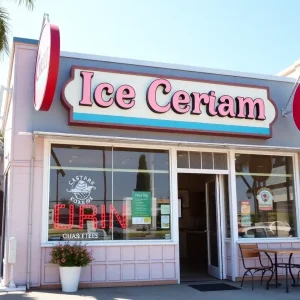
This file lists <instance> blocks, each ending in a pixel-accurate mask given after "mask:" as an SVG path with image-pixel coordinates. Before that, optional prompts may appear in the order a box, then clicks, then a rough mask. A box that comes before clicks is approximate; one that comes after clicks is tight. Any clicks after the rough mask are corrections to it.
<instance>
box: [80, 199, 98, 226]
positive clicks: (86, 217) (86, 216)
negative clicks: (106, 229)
mask: <svg viewBox="0 0 300 300" xmlns="http://www.w3.org/2000/svg"><path fill="white" fill-rule="evenodd" d="M85 209H92V210H93V212H92V213H91V214H86V213H85V212H84V210H85ZM96 216H97V207H96V206H95V205H89V204H85V205H81V206H80V213H79V226H78V227H79V228H80V229H83V223H84V220H92V221H94V222H93V225H94V229H97V217H96Z"/></svg>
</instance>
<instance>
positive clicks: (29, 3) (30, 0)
mask: <svg viewBox="0 0 300 300" xmlns="http://www.w3.org/2000/svg"><path fill="white" fill-rule="evenodd" d="M15 1H16V2H18V5H25V6H26V7H27V8H28V9H30V10H33V8H34V3H35V0H15Z"/></svg>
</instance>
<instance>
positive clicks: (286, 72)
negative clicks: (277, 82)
mask: <svg viewBox="0 0 300 300" xmlns="http://www.w3.org/2000/svg"><path fill="white" fill-rule="evenodd" d="M298 67H300V59H298V60H296V61H295V62H294V63H292V64H291V65H290V66H289V67H287V68H286V69H283V70H282V71H280V72H278V73H277V74H276V75H277V76H288V75H290V74H291V73H293V72H294V71H296V70H297V69H298Z"/></svg>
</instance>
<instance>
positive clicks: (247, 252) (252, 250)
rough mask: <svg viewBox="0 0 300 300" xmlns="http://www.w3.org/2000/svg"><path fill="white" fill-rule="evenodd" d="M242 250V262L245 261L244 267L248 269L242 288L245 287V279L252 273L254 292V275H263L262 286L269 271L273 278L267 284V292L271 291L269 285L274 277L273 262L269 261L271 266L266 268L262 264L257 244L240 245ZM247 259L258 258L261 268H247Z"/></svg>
mask: <svg viewBox="0 0 300 300" xmlns="http://www.w3.org/2000/svg"><path fill="white" fill-rule="evenodd" d="M239 247H240V250H241V256H242V261H243V266H244V268H245V269H246V272H245V273H244V276H243V279H242V283H241V287H242V286H243V283H244V278H245V276H246V275H247V274H248V273H250V274H251V277H252V290H253V289H254V287H253V286H254V283H253V275H254V274H255V273H256V272H262V274H261V279H260V284H262V281H263V277H264V275H265V273H266V272H267V271H270V272H271V276H270V279H269V280H268V282H267V290H268V289H269V283H270V281H271V279H272V277H273V273H274V272H273V265H272V261H271V260H270V258H268V259H269V261H270V264H271V266H264V265H263V264H262V262H261V257H260V253H259V252H258V251H257V250H258V246H257V244H239ZM247 258H258V259H259V263H260V267H255V266H251V267H248V266H246V259H247Z"/></svg>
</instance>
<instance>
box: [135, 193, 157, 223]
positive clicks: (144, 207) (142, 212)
mask: <svg viewBox="0 0 300 300" xmlns="http://www.w3.org/2000/svg"><path fill="white" fill-rule="evenodd" d="M151 213H152V198H151V192H132V203H131V215H132V224H151Z"/></svg>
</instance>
